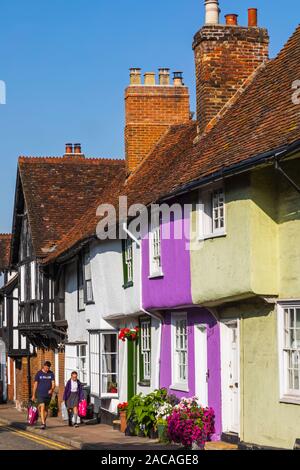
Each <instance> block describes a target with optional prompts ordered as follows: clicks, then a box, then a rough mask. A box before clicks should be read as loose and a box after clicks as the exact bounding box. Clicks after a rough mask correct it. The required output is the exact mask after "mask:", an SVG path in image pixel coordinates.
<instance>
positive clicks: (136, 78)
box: [129, 67, 142, 85]
mask: <svg viewBox="0 0 300 470" xmlns="http://www.w3.org/2000/svg"><path fill="white" fill-rule="evenodd" d="M129 70H130V85H141V83H142V80H141V69H139V68H136V67H134V68H131V69H129Z"/></svg>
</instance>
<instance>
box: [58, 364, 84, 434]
mask: <svg viewBox="0 0 300 470" xmlns="http://www.w3.org/2000/svg"><path fill="white" fill-rule="evenodd" d="M63 400H64V402H65V405H66V408H67V410H68V416H69V426H73V417H74V427H75V428H78V427H79V425H78V423H77V419H78V406H79V403H80V402H81V401H82V400H84V393H83V387H82V384H81V382H80V381H79V380H78V374H77V372H72V374H71V378H70V380H68V382H67V384H66V386H65V391H64V397H63Z"/></svg>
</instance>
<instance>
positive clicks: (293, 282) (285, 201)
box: [278, 160, 300, 300]
mask: <svg viewBox="0 0 300 470" xmlns="http://www.w3.org/2000/svg"><path fill="white" fill-rule="evenodd" d="M284 169H285V170H286V171H287V173H288V174H289V175H290V176H291V177H292V178H293V179H294V180H295V181H296V183H297V184H298V185H299V186H300V162H299V160H298V161H296V160H295V161H291V162H289V163H288V164H285V165H284ZM279 194H280V203H279V214H278V219H279V261H280V264H279V266H280V269H279V278H280V282H279V298H281V299H299V300H300V194H299V193H297V192H296V191H295V189H293V188H292V187H291V186H290V184H289V183H288V182H286V181H285V180H284V179H283V178H281V179H280V185H279Z"/></svg>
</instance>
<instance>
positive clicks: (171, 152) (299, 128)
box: [45, 26, 300, 261]
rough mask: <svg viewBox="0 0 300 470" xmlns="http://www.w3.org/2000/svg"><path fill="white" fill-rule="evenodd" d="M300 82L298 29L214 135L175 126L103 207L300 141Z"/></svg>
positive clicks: (154, 195) (89, 225)
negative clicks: (299, 98)
mask: <svg viewBox="0 0 300 470" xmlns="http://www.w3.org/2000/svg"><path fill="white" fill-rule="evenodd" d="M296 79H300V26H299V27H298V28H297V29H296V31H295V33H294V34H293V36H292V37H291V38H290V39H289V41H288V42H287V44H286V45H285V47H284V48H283V50H282V51H281V52H280V53H279V55H278V56H277V57H276V58H275V59H273V60H271V61H269V62H268V63H267V64H266V66H265V67H260V70H258V71H257V74H255V75H254V76H253V77H252V78H251V80H249V83H247V86H246V87H245V89H244V90H243V92H242V93H241V94H240V97H239V98H238V99H236V100H232V103H231V106H227V107H226V112H222V113H220V116H219V119H216V120H215V122H214V126H212V127H211V129H210V131H209V132H208V133H206V134H205V135H203V136H202V137H201V138H200V139H197V143H193V142H194V140H195V137H196V125H195V123H194V122H191V123H189V124H185V125H182V126H180V125H179V126H172V127H171V128H170V130H169V132H167V133H166V134H165V136H164V137H163V138H162V139H161V140H160V142H159V143H158V145H157V146H156V147H155V148H154V149H153V151H152V152H151V154H150V155H148V157H147V158H146V159H145V160H144V161H143V162H142V164H141V165H140V166H139V168H138V169H137V170H136V172H135V173H134V174H133V175H132V176H131V177H130V178H129V180H128V181H127V183H126V185H125V186H124V187H123V188H122V189H121V190H120V191H118V192H115V193H108V192H106V193H105V194H103V198H102V201H103V202H107V203H112V204H114V205H115V207H116V208H118V202H117V196H118V194H122V195H128V198H129V200H128V204H129V205H130V204H132V203H143V204H149V203H151V202H156V201H158V200H159V199H160V198H162V197H163V196H165V195H171V194H172V193H175V192H176V191H178V190H180V189H182V188H184V187H185V185H187V184H189V183H191V182H193V181H196V180H197V181H200V182H201V179H204V178H206V177H208V176H211V175H213V174H214V173H216V172H219V171H222V170H224V169H226V168H229V167H231V166H233V165H235V164H237V163H240V162H243V161H246V160H249V159H251V158H252V157H256V156H258V155H261V154H264V153H266V152H269V151H273V150H276V149H280V148H284V147H285V146H287V145H289V144H292V143H293V142H296V141H297V140H299V139H300V105H296V104H294V103H293V101H292V94H293V90H292V84H293V82H294V81H295V80H296ZM96 224H97V217H96V216H95V208H92V209H91V211H90V213H89V214H87V215H86V216H85V218H84V219H82V220H81V222H80V224H79V225H78V226H75V227H73V229H72V230H71V231H70V232H69V233H68V234H67V235H65V237H64V238H63V239H62V241H61V243H60V244H59V245H58V247H57V249H56V250H55V251H54V252H53V253H52V254H51V255H50V256H49V257H48V258H47V259H46V260H45V261H51V260H53V259H54V258H55V257H56V256H58V255H60V254H61V253H63V252H64V251H66V250H68V249H69V248H71V247H72V246H73V245H75V244H76V243H78V242H79V241H80V240H83V239H84V238H87V237H88V236H92V235H93V234H95V229H96Z"/></svg>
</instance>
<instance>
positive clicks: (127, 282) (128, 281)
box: [122, 238, 134, 289]
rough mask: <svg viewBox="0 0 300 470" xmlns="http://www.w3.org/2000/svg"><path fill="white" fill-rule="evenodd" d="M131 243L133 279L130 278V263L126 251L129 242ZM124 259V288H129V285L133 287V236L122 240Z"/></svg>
mask: <svg viewBox="0 0 300 470" xmlns="http://www.w3.org/2000/svg"><path fill="white" fill-rule="evenodd" d="M129 243H130V246H131V253H132V254H131V269H132V276H131V277H132V279H129V272H128V263H127V259H126V252H127V249H128V244H129ZM122 259H123V279H124V284H123V288H124V289H128V288H129V287H133V269H134V265H133V242H132V240H131V238H127V239H126V240H122Z"/></svg>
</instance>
